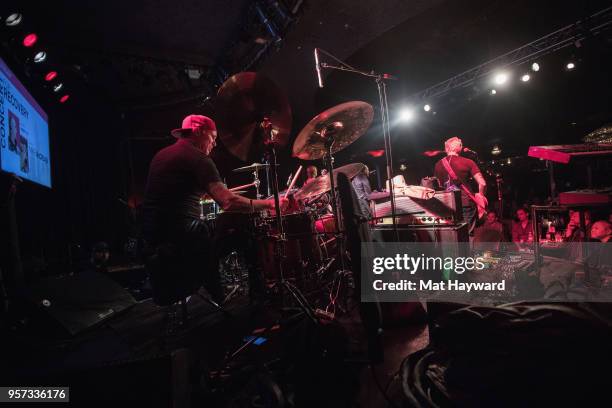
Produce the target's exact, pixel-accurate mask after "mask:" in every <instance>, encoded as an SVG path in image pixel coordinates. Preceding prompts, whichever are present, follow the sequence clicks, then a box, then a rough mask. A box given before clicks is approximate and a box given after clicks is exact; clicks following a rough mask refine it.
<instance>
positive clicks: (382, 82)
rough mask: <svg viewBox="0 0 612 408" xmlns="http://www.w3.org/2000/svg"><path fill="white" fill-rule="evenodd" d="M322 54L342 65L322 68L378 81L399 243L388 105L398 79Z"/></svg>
mask: <svg viewBox="0 0 612 408" xmlns="http://www.w3.org/2000/svg"><path fill="white" fill-rule="evenodd" d="M318 50H319V51H321V52H322V53H324V54H326V55H327V56H329V57H331V58H332V59H334V60H335V61H338V62H339V63H340V64H342V65H330V64H326V63H324V62H322V63H321V64H320V67H321V68H328V69H335V70H338V71H345V72H352V73H354V74H359V75H362V76H365V77H369V78H373V79H374V80H375V81H376V86H377V88H378V99H379V103H380V115H381V124H382V129H383V139H384V141H385V158H386V161H387V179H388V180H389V195H390V196H391V217H392V219H393V231H394V233H395V240H396V241H398V242H399V232H398V231H397V219H396V207H395V196H394V194H393V156H392V152H391V128H390V126H389V105H388V103H387V82H386V81H387V80H389V79H396V78H394V77H393V76H392V75H389V74H379V73H376V72H374V71H373V70H372V71H370V72H366V71H361V70H358V69H356V68H353V67H351V66H350V65H348V64H346V63H344V62H342V61H340V60H339V59H338V58H336V57H334V56H333V55H331V54H330V53H328V52H326V51H325V50H322V49H320V48H319V49H318ZM332 182H333V181H332Z"/></svg>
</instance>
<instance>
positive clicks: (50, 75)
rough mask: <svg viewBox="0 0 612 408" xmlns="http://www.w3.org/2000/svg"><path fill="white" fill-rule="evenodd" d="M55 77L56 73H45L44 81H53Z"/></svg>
mask: <svg viewBox="0 0 612 408" xmlns="http://www.w3.org/2000/svg"><path fill="white" fill-rule="evenodd" d="M56 76H57V72H56V71H49V72H47V75H45V81H53V80H54V79H55V77H56Z"/></svg>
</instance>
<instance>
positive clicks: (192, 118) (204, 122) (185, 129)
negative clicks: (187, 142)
mask: <svg viewBox="0 0 612 408" xmlns="http://www.w3.org/2000/svg"><path fill="white" fill-rule="evenodd" d="M199 128H204V129H208V130H217V126H216V125H215V122H214V121H213V120H212V119H211V118H209V117H207V116H202V115H188V116H186V117H185V119H183V124H182V126H181V127H180V128H179V129H174V130H172V131H171V132H170V134H171V135H172V136H174V137H183V136H189V135H190V134H191V133H192V132H193V131H194V130H196V129H199Z"/></svg>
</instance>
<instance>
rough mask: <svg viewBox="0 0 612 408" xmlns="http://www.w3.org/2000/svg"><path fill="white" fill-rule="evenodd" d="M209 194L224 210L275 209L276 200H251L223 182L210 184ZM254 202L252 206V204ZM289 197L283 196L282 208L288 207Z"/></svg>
mask: <svg viewBox="0 0 612 408" xmlns="http://www.w3.org/2000/svg"><path fill="white" fill-rule="evenodd" d="M208 194H210V196H211V197H212V198H213V200H215V201H216V202H217V203H218V204H219V205H220V206H221V208H223V211H235V212H242V213H249V212H251V211H262V210H272V209H274V200H250V199H248V198H245V197H242V196H240V195H238V194H234V193H232V192H231V191H229V190H228V189H227V187H225V184H223V183H221V182H213V183H209V184H208ZM251 203H252V206H251ZM287 203H288V201H287V199H285V198H281V202H280V204H281V209H283V207H284V208H286V207H287Z"/></svg>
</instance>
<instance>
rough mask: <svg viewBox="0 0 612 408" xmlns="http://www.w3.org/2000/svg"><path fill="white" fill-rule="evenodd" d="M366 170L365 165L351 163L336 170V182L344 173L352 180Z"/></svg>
mask: <svg viewBox="0 0 612 408" xmlns="http://www.w3.org/2000/svg"><path fill="white" fill-rule="evenodd" d="M365 168H366V165H365V164H363V163H350V164H346V165H344V166H341V167H338V168H337V169H334V180H336V179H337V178H338V173H343V174H345V175H346V177H348V179H349V180H351V179H352V178H353V177H355V176H356V175H358V174H359V173H361V172H362V171H363V170H364V169H365Z"/></svg>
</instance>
